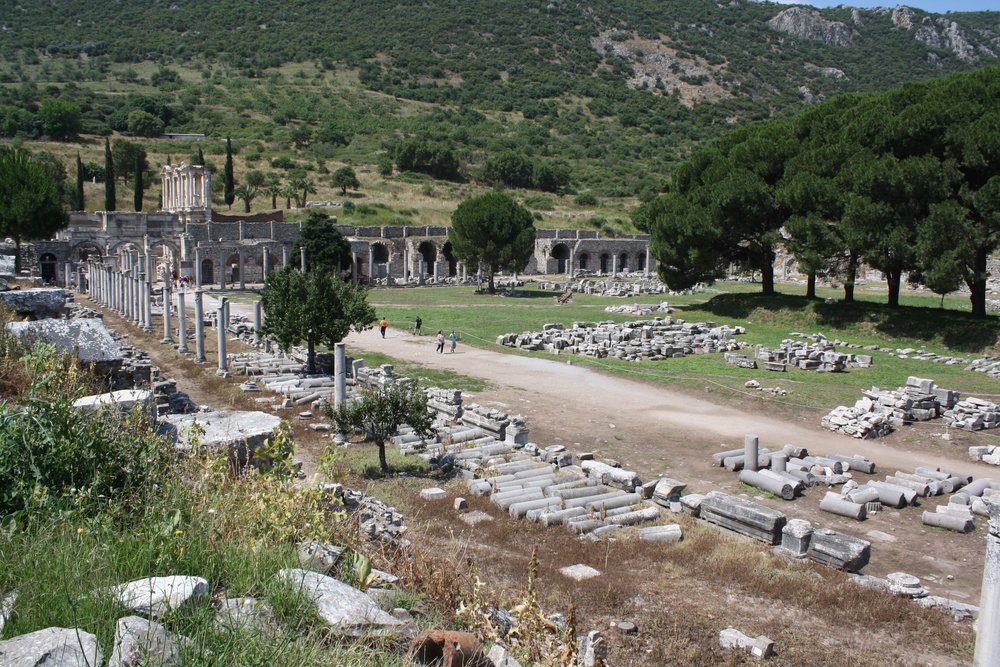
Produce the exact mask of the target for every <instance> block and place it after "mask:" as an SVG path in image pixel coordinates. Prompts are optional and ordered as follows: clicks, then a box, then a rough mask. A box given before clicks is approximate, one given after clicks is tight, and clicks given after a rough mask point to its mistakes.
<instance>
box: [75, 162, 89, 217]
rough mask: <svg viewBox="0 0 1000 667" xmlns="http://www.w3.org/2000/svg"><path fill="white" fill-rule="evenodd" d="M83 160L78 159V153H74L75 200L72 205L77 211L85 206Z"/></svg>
mask: <svg viewBox="0 0 1000 667" xmlns="http://www.w3.org/2000/svg"><path fill="white" fill-rule="evenodd" d="M83 172H84V168H83V161H82V160H81V159H80V154H79V153H77V154H76V201H75V202H74V203H73V205H74V206H75V207H76V210H77V211H82V210H84V209H85V208H86V202H85V201H84V198H83Z"/></svg>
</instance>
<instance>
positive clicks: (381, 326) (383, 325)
mask: <svg viewBox="0 0 1000 667" xmlns="http://www.w3.org/2000/svg"><path fill="white" fill-rule="evenodd" d="M387 326H389V321H388V320H386V319H385V318H384V317H383V318H382V321H381V322H379V323H378V328H379V331H381V332H382V338H385V328H386V327H387Z"/></svg>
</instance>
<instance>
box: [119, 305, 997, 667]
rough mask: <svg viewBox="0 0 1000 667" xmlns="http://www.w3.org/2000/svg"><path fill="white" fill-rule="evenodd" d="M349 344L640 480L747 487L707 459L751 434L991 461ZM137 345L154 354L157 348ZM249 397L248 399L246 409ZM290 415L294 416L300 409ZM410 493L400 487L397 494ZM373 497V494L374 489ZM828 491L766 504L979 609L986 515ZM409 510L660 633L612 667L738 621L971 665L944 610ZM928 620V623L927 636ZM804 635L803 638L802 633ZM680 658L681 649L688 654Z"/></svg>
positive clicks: (170, 356)
mask: <svg viewBox="0 0 1000 667" xmlns="http://www.w3.org/2000/svg"><path fill="white" fill-rule="evenodd" d="M206 301H208V299H206ZM207 307H209V306H208V305H206V308H207ZM239 308H240V306H239V304H234V309H236V310H239ZM108 323H109V325H110V326H112V327H114V328H118V329H119V330H121V329H124V328H126V327H124V326H121V325H122V324H124V323H122V322H121V320H119V319H118V318H117V317H116V316H114V315H109V317H108ZM132 330H133V331H134V329H132ZM136 342H137V343H138V342H139V340H138V338H137V339H136ZM345 342H346V343H347V344H348V354H349V355H351V356H354V357H362V358H363V357H364V352H365V351H367V350H370V351H377V352H382V353H385V354H388V355H391V356H394V357H397V358H399V359H405V360H411V361H416V362H420V363H425V364H428V365H433V366H437V367H441V368H448V369H452V370H454V371H457V372H459V373H462V374H465V375H469V376H474V377H481V378H485V379H487V380H489V382H490V383H491V386H492V387H493V388H491V389H490V390H488V391H483V392H480V393H477V394H471V393H469V392H466V393H465V395H464V400H465V401H466V402H467V403H468V402H476V403H480V404H483V405H488V406H493V407H499V408H502V409H504V410H506V411H508V412H510V413H515V414H522V415H525V416H526V417H528V426H529V428H530V429H531V440H532V441H533V442H536V443H538V444H540V445H549V444H556V443H559V444H564V445H566V446H567V447H568V448H569V449H571V450H573V451H578V452H583V451H592V452H595V453H596V454H598V455H599V456H602V457H606V458H613V459H617V460H618V461H620V462H621V463H622V465H623V466H624V467H627V468H630V469H634V470H637V471H639V472H640V474H641V476H642V477H643V479H652V478H655V477H656V476H659V475H663V474H669V475H670V476H671V477H675V478H678V479H681V480H684V481H686V482H687V483H688V489H689V490H691V491H695V492H700V493H705V492H708V491H711V490H721V491H726V492H729V493H734V492H737V493H738V492H739V489H738V488H737V479H736V476H735V474H733V473H729V472H728V471H726V470H725V469H724V468H717V467H714V466H712V465H711V454H712V453H714V452H716V451H719V450H722V449H733V448H736V447H739V446H741V444H742V441H743V436H744V434H747V433H755V434H757V435H758V436H759V437H760V439H761V445H762V446H763V447H772V448H776V447H781V445H783V444H785V443H792V444H796V445H800V446H804V447H807V448H808V449H809V450H810V452H811V453H818V454H832V453H842V454H847V455H850V454H855V453H859V454H863V455H865V456H867V457H869V458H871V459H873V460H874V461H875V462H876V463H877V465H878V473H877V475H876V476H875V477H876V478H879V479H881V478H882V477H883V476H884V475H886V474H891V473H892V472H894V471H895V470H897V469H899V470H912V469H913V467H915V466H917V465H937V466H941V467H944V468H948V469H951V470H956V471H962V472H968V473H969V474H972V475H975V476H977V477H981V476H988V475H990V474H991V469H990V468H989V467H988V466H985V465H984V464H975V463H972V462H970V461H968V460H967V459H966V458H965V457H963V455H962V452H963V451H965V447H964V446H963V444H964V443H963V442H961V441H958V442H950V443H947V442H943V441H941V440H940V439H937V438H932V437H930V435H929V433H930V432H929V431H913V432H904V433H903V434H902V435H900V434H897V435H895V436H894V437H891V438H886V439H883V440H879V441H859V440H854V439H851V438H847V437H845V436H842V435H839V434H835V433H832V432H830V431H827V430H825V429H822V428H821V427H820V426H819V423H818V422H819V418H818V415H817V414H815V413H814V412H810V413H809V414H808V415H804V416H802V417H800V418H795V417H789V416H786V415H788V414H789V411H788V410H785V409H780V408H781V406H779V405H774V404H771V403H769V402H768V401H766V400H764V399H762V398H761V397H758V396H750V395H744V394H728V393H723V392H724V391H725V390H723V389H720V388H712V387H706V390H705V392H704V393H703V394H700V395H691V394H683V393H680V392H678V391H676V390H673V389H670V388H667V387H664V386H663V385H657V384H653V383H647V382H643V381H641V380H633V379H629V378H622V377H619V376H613V375H610V374H605V373H602V372H600V371H597V370H594V369H593V368H590V367H585V366H581V365H574V364H570V363H567V362H566V361H565V360H563V359H559V358H555V359H543V358H535V357H524V356H518V355H511V354H503V353H500V352H493V351H489V350H483V349H478V348H472V347H468V346H465V345H462V344H460V345H459V347H458V350H457V351H456V353H455V354H449V353H447V352H446V353H445V354H437V353H436V352H435V351H434V343H433V340H432V338H431V337H429V336H423V337H415V336H413V335H412V334H410V333H408V332H405V331H400V330H396V329H390V330H389V332H388V334H387V336H386V338H385V339H382V338H381V337H380V336H379V334H378V331H377V330H370V331H366V332H362V333H359V334H352V335H351V336H350V337H349V338H348V339H347V340H346V341H345ZM142 346H143V347H146V348H147V349H148V345H142ZM210 349H211V348H210ZM149 352H150V353H151V356H152V357H153V359H154V361H155V362H156V363H157V364H159V365H160V366H161V368H162V369H163V370H164V374H166V375H168V376H169V377H174V378H176V379H178V382H179V388H181V389H182V390H183V391H186V392H187V393H188V394H189V395H190V396H191V397H192V399H194V400H195V401H197V402H199V403H204V404H208V405H215V406H218V407H226V406H225V405H220V401H219V398H220V397H219V395H218V385H217V384H216V382H217V379H216V378H214V374H213V373H208V372H206V373H204V374H200V375H195V376H193V377H192V373H191V371H190V367H191V366H192V364H191V362H190V361H188V360H187V359H182V358H180V357H179V356H178V355H177V354H176V353H175V352H173V351H172V350H170V349H169V348H167V347H166V346H162V345H155V346H153V347H152V349H149ZM207 370H208V369H206V371H207ZM209 378H210V379H209ZM235 381H237V382H238V380H235ZM258 396H259V395H258ZM234 400H237V401H238V400H239V397H238V396H237V399H233V398H232V395H230V397H229V398H228V399H226V401H225V402H228V403H230V404H232V403H233V401H234ZM252 400H253V399H252V398H249V397H247V398H246V399H245V400H244V401H242V402H244V403H246V402H251V401H252ZM243 407H245V406H243ZM255 409H267V406H266V404H265V405H263V408H262V404H260V403H258V404H257V405H256V407H255ZM284 412H288V413H289V414H282V413H284ZM279 414H282V416H285V417H289V418H292V417H294V415H293V414H292V411H281V413H279ZM303 431H307V429H299V433H302V432H303ZM297 442H299V445H300V447H301V448H302V454H303V458H304V459H305V460H306V469H307V471H312V470H314V462H315V459H316V458H318V456H319V454H321V453H322V451H323V449H324V448H325V447H326V445H327V444H328V441H327V440H326V439H325V438H324V437H323V436H320V435H319V434H315V433H312V432H307V433H304V434H303V437H302V438H301V439H300V438H298V437H297ZM856 478H857V479H858V481H859V482H860V483H863V482H864V481H865V479H866V478H867V476H866V475H860V474H856ZM425 486H426V484H425ZM407 488H408V489H409V490H410V491H412V490H413V489H412V488H410V487H407ZM418 488H419V487H418ZM448 488H450V489H452V490H454V491H455V493H456V494H461V493H462V490H463V488H464V487H463V485H461V484H460V483H457V482H452V483H451V485H450V486H449V487H448ZM405 491H406V489H404V490H403V491H400V490H399V489H396V490H395V491H394V493H396V494H399V493H401V492H404V493H405ZM374 492H375V493H376V495H378V491H377V490H376V491H374ZM390 492H393V491H391V490H390ZM824 492H825V489H823V488H814V489H810V490H809V491H808V492H807V494H806V496H805V497H802V498H799V499H797V500H795V501H792V502H783V501H780V500H768V499H760V498H755V500H756V501H758V502H762V503H764V504H767V505H771V506H774V507H776V508H778V509H780V510H781V511H783V512H784V513H785V514H786V515H788V516H789V517H790V518H804V519H808V520H810V521H812V522H813V524H814V525H816V526H824V527H830V528H833V529H836V530H841V531H844V532H847V533H850V534H853V535H857V536H859V537H863V538H865V539H868V540H870V541H871V542H872V562H871V564H870V565H869V566H867V567H866V568H865V570H864V571H865V572H866V573H868V574H874V575H879V576H884V575H886V574H888V573H890V572H895V571H906V572H909V573H911V574H914V575H917V576H919V577H920V578H921V579H922V580H923V581H924V583H925V585H926V586H927V587H928V589H929V590H930V591H931V592H932V593H933V594H936V595H941V596H946V597H952V598H954V599H958V600H962V601H966V602H970V603H973V604H977V603H978V598H979V582H980V579H981V577H982V567H983V554H984V548H985V545H984V534H985V530H984V526H983V525H982V522H983V520H979V521H980V523H979V525H977V529H976V530H975V531H974V532H972V533H971V534H968V535H959V534H955V533H950V532H946V531H943V530H939V529H933V528H929V527H926V526H924V525H923V524H921V522H920V513H921V511H923V509H933V506H934V505H935V504H937V503H938V502H946V500H945V499H928V500H926V501H925V502H924V503H923V506H922V507H911V508H907V509H904V510H901V511H895V510H891V511H883V512H880V513H878V514H877V515H876V516H874V517H872V518H870V519H868V520H867V521H864V522H860V523H859V522H855V521H852V520H849V519H844V518H840V517H836V516H834V515H831V514H829V513H826V512H821V511H820V510H819V509H818V503H819V499H820V498H821V497H822V495H823V493H824ZM413 495H414V494H412V493H411V494H410V497H411V498H412V496H413ZM388 502H392V500H391V499H390V500H388ZM403 504H407V505H408V507H407V509H406V510H405V511H406V513H407V523H408V525H410V527H411V532H412V534H413V535H414V536H418V537H419V538H420V539H426V540H428V543H433V544H435V545H436V548H438V549H441V550H442V553H449V554H451V555H452V556H454V555H455V554H456V553H461V554H463V555H478V558H477V561H478V562H480V563H481V564H480V567H481V568H484V569H485V571H486V575H484V578H485V576H487V575H488V576H490V577H495V578H496V581H497V582H499V584H500V585H507V584H510V583H511V582H515V581H516V580H517V579H519V578H523V574H524V566H525V564H526V560H527V557H528V554H530V548H531V547H530V546H529V545H539V549H540V553H541V555H542V556H543V557H544V563H545V565H544V566H543V568H542V572H543V574H546V573H549V574H551V578H550V579H547V580H548V581H550V584H551V589H550V590H549V595H550V597H551V601H552V602H553V603H556V601H567V600H569V601H570V602H572V603H573V604H578V605H580V607H581V610H580V612H581V613H582V614H583V616H584V618H586V619H587V621H588V622H590V623H594V624H595V625H594V626H593V627H600V625H599V624H598V622H608V621H609V620H610V621H614V620H626V619H627V620H633V621H637V622H639V624H640V626H641V627H643V626H645V628H647V629H649V630H650V632H648V633H646V632H643V633H640V637H639V638H634V637H625V636H619V635H617V634H614V636H613V637H612V639H611V641H612V645H613V647H614V649H615V650H616V651H619V652H620V654H621V656H622V660H621V662H616V664H635V665H653V664H668V662H669V663H671V664H672V663H674V662H683V663H685V664H719V663H720V662H733V661H735V660H738V658H736V657H733V656H731V655H728V654H718V653H717V652H715V651H714V649H713V648H707V647H710V646H714V644H713V638H714V637H716V636H717V633H718V631H719V630H720V629H721V628H723V627H727V625H736V624H738V623H743V626H739V625H736V627H741V629H743V630H744V631H745V632H747V633H748V634H753V633H763V634H768V635H769V636H771V637H772V639H776V641H778V642H781V643H785V645H786V646H787V645H788V644H789V643H795V642H797V641H800V640H802V639H808V641H809V644H810V646H811V647H812V648H813V649H814V650H816V651H819V653H817V654H816V656H815V658H816V660H809V661H808V662H815V663H818V662H822V663H825V664H845V665H846V664H932V665H950V664H963V663H965V662H968V657H967V656H965V655H964V654H960V655H958V656H956V648H955V647H956V646H957V645H962V644H963V642H965V643H968V642H969V641H970V640H969V639H968V637H969V635H970V634H971V632H970V629H969V624H968V623H967V622H966V623H964V624H961V625H954V624H952V623H951V622H950V621H948V620H945V619H944V616H943V615H941V614H938V613H937V612H930V611H916V612H914V611H912V610H910V609H909V605H907V603H899V602H894V603H893V604H894V605H906V606H907V611H906V613H907V614H914V618H918V619H920V622H919V623H918V625H917V626H913V627H910V626H912V625H913V624H912V623H910V622H908V623H907V626H906V627H907V629H906V631H903V630H901V627H902V626H899V625H898V624H894V623H889V624H888V625H887V626H886V628H885V629H883V628H880V627H872V626H871V625H870V624H867V625H866V624H865V622H864V621H861V620H860V618H859V621H860V622H861V626H860V627H858V625H857V624H856V623H849V622H845V623H840V622H838V621H833V620H831V618H832V617H831V616H830V615H829V613H833V612H829V613H826V612H824V613H821V612H819V611H817V610H813V609H812V608H811V606H810V605H809V604H807V603H805V602H800V601H789V600H788V599H787V598H786V597H782V596H780V595H778V594H777V593H774V592H773V591H772V592H769V591H768V590H767V587H765V590H763V591H762V592H761V594H760V595H759V596H756V597H755V596H751V595H748V594H747V593H746V590H745V589H744V590H742V591H738V590H736V589H735V588H733V587H730V586H729V585H727V583H726V582H712V583H711V584H708V585H707V587H706V582H704V581H697V580H694V579H691V580H689V579H688V578H686V577H679V576H676V575H677V572H674V573H673V574H671V572H670V570H669V567H668V566H667V565H666V564H664V563H659V562H658V561H657V559H656V557H655V553H656V549H655V548H649V547H648V546H646V545H641V544H637V543H634V542H633V543H632V546H629V547H628V548H627V549H617V548H616V547H614V546H611V545H600V544H598V545H590V546H589V547H587V548H586V549H581V548H580V543H579V541H578V540H576V539H575V538H572V537H571V536H570V535H569V534H568V533H567V532H566V531H560V530H556V531H545V530H540V529H539V528H538V527H537V526H533V525H531V524H528V523H526V522H523V521H514V520H512V519H509V518H508V517H506V516H504V515H502V513H500V514H499V515H498V513H497V512H496V511H495V510H496V508H494V507H492V506H489V505H488V503H485V502H484V501H482V500H480V499H473V509H476V508H478V509H483V510H485V511H488V512H489V513H491V514H493V515H494V516H495V517H496V520H495V521H491V522H487V523H486V524H480V525H478V526H476V527H468V526H465V525H464V524H462V523H461V522H459V521H456V520H454V518H455V517H454V516H451V515H453V514H455V513H453V512H451V511H450V504H449V506H448V510H447V511H445V510H442V508H441V507H438V506H434V507H423V506H421V505H420V504H419V502H418V503H414V504H411V503H407V502H405V501H404V503H403ZM515 536H516V537H515ZM741 548H742V547H741ZM762 551H763V550H762ZM479 559H481V560H479ZM579 562H584V563H587V564H589V565H592V566H593V567H596V568H597V569H599V570H601V571H602V572H609V576H611V577H612V578H611V579H607V577H599V578H598V580H595V581H596V582H597V583H594V582H585V583H584V584H574V583H573V582H571V581H570V580H568V579H565V578H562V577H561V575H559V574H557V573H556V572H555V570H556V569H557V568H558V567H561V566H564V565H570V564H574V563H579ZM664 568H667V569H666V570H665V569H664ZM826 570H829V568H818V567H817V568H814V570H811V571H812V572H813V575H811V576H814V577H816V578H830V577H833V579H831V580H830V584H829V585H830V586H832V587H834V588H836V587H838V586H839V587H847V589H852V590H846V589H845V590H844V599H845V600H848V599H849V600H854V598H855V596H856V595H857V594H856V593H854V592H853V588H855V587H854V586H853V585H851V584H848V583H846V582H844V581H843V579H842V578H840V579H837V578H836V577H840V575H839V573H832V571H830V572H826ZM776 589H777V588H776ZM586 591H590V594H586V593H585V592H586ZM667 600H669V602H667ZM664 605H666V606H664ZM921 615H922V616H921ZM858 616H859V617H861V616H864V614H858ZM925 623H926V624H927V626H926V627H923V629H921V627H920V626H924V624H925ZM942 624H943V625H942ZM951 626H953V627H951ZM653 627H655V628H656V629H657V631H656V632H655V633H654V632H652V631H651V630H652V628H653ZM928 627H929V628H937V627H941V630H940V633H935V632H930V636H927V632H925V631H924V630H926V629H927V628H928ZM751 629H752V630H753V632H751ZM796 633H804V634H802V636H801V637H800V636H799V635H798V634H796ZM900 633H902V634H900ZM946 636H947V639H946V638H945V637H946ZM664 637H670V639H669V640H665V639H664ZM654 638H655V639H654ZM817 641H818V642H819V643H820V644H822V646H820V645H819V644H817ZM665 642H666V643H665ZM887 646H891V647H892V648H891V650H887V648H886V647H887ZM799 648H801V647H797V648H796V650H794V651H790V652H789V651H787V650H786V653H785V660H779V662H780V663H782V664H803V663H802V661H801V660H802V656H803V655H807V654H808V653H802V652H800V651H799ZM678 655H684V656H686V658H685V659H683V660H677V656H678ZM779 655H780V651H779ZM820 656H822V657H820Z"/></svg>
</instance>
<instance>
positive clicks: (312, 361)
mask: <svg viewBox="0 0 1000 667" xmlns="http://www.w3.org/2000/svg"><path fill="white" fill-rule="evenodd" d="M308 345H309V357H308V358H307V360H306V368H307V369H308V371H309V372H310V373H315V372H316V343H314V342H313V339H312V338H309V339H308Z"/></svg>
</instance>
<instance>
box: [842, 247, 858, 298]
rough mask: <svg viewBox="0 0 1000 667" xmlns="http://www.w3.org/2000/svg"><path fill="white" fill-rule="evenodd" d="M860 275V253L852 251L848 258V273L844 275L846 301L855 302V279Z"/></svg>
mask: <svg viewBox="0 0 1000 667" xmlns="http://www.w3.org/2000/svg"><path fill="white" fill-rule="evenodd" d="M857 277H858V255H857V253H854V252H852V253H851V254H850V255H849V256H848V259H847V275H846V276H845V277H844V303H854V281H855V280H857Z"/></svg>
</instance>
